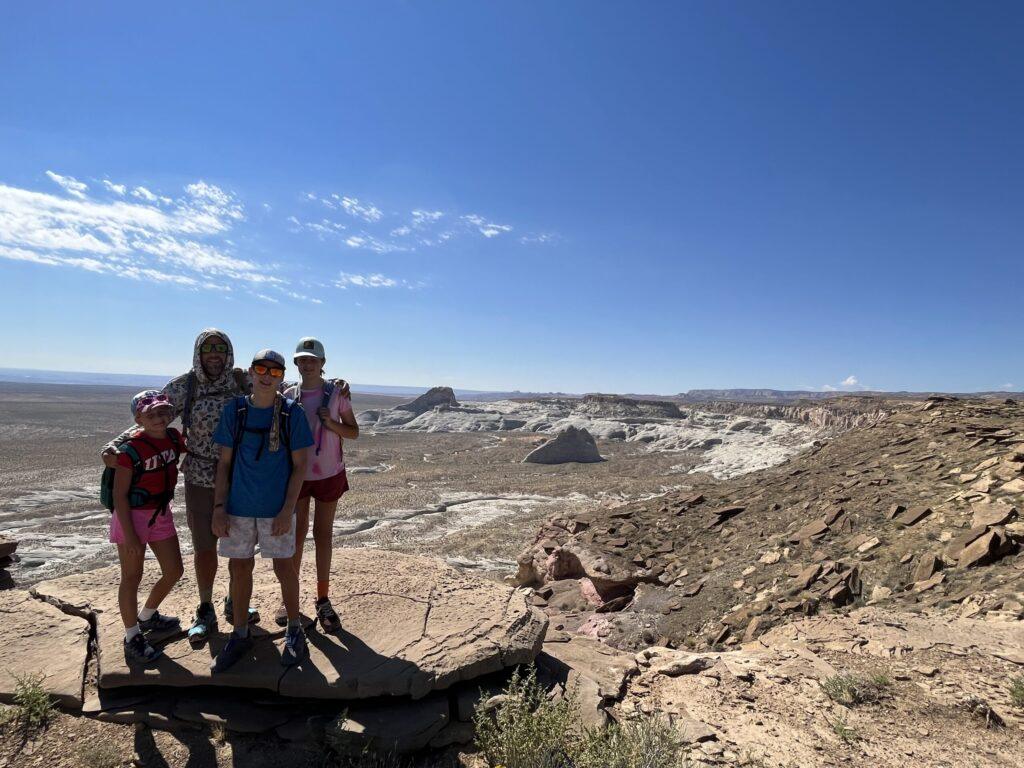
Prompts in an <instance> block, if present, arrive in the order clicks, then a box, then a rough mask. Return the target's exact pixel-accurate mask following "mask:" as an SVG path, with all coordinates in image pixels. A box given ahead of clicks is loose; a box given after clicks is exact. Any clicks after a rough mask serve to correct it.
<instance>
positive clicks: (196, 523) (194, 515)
mask: <svg viewBox="0 0 1024 768" xmlns="http://www.w3.org/2000/svg"><path fill="white" fill-rule="evenodd" d="M185 518H186V519H187V520H188V529H189V531H191V532H192V549H193V550H195V551H196V552H209V551H211V550H213V551H216V549H217V537H216V536H214V535H213V488H207V487H206V486H204V485H195V484H193V483H190V482H188V481H187V480H186V481H185Z"/></svg>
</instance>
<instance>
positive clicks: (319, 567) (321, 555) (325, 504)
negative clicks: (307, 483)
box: [313, 501, 338, 582]
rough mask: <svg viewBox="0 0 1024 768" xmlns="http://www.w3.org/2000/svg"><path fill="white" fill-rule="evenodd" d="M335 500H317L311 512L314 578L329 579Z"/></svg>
mask: <svg viewBox="0 0 1024 768" xmlns="http://www.w3.org/2000/svg"><path fill="white" fill-rule="evenodd" d="M337 509H338V502H337V501H318V502H317V503H316V510H315V512H314V513H313V544H314V545H315V546H316V580H317V582H324V581H330V580H331V554H332V552H333V550H332V548H331V547H332V545H333V543H334V513H335V512H336V511H337Z"/></svg>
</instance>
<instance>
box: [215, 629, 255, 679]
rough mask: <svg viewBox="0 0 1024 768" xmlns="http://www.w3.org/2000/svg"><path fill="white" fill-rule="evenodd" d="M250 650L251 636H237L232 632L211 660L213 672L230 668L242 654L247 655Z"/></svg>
mask: <svg viewBox="0 0 1024 768" xmlns="http://www.w3.org/2000/svg"><path fill="white" fill-rule="evenodd" d="M251 650H252V638H250V637H239V636H238V635H236V634H235V633H234V632H232V633H231V636H230V637H228V641H227V643H225V644H224V647H223V648H221V649H220V653H218V654H217V658H216V659H215V660H214V662H213V667H212V668H211V669H212V671H213V672H215V673H216V672H223V671H224V670H226V669H230V668H231V667H233V666H234V665H235V664H237V663H238V660H239V659H241V658H242V657H243V656H246V655H248V653H249V651H251Z"/></svg>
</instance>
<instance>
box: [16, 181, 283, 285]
mask: <svg viewBox="0 0 1024 768" xmlns="http://www.w3.org/2000/svg"><path fill="white" fill-rule="evenodd" d="M48 175H49V176H50V177H51V178H53V179H54V181H57V180H58V179H60V181H58V183H59V184H60V186H61V187H62V188H63V189H65V190H66V191H67V192H68V194H69V195H71V197H70V198H67V197H60V196H57V195H52V194H48V193H43V192H35V191H32V190H27V189H21V188H18V187H12V186H7V185H3V184H0V258H3V259H7V260H16V261H24V262H33V263H36V264H42V265H46V266H55V267H59V266H63V267H70V268H75V269H81V270H86V271H89V272H96V273H103V274H112V275H116V276H118V277H123V278H129V279H135V280H148V281H158V282H162V283H170V284H175V285H180V286H183V287H188V288H201V287H217V288H218V289H220V290H230V286H231V284H232V283H233V282H241V283H243V284H248V285H250V286H255V285H268V286H272V287H275V288H276V287H278V286H281V285H284V284H285V283H286V282H287V281H286V280H285V279H284V278H282V277H280V276H278V275H277V274H275V269H274V268H273V267H271V266H269V265H264V264H258V263H256V262H254V261H252V260H249V259H243V258H239V257H237V256H235V255H234V254H233V253H232V252H231V250H232V247H231V241H230V240H228V239H226V238H225V237H223V235H224V234H226V233H227V232H228V231H229V230H230V229H231V228H232V227H233V226H235V225H236V224H237V223H238V222H240V221H242V220H243V219H244V210H243V207H242V204H241V203H240V202H239V201H238V199H237V198H236V197H235V196H234V195H233V194H231V193H229V192H227V191H225V190H223V189H221V188H220V187H217V186H215V185H213V184H209V183H207V182H204V181H197V182H195V183H193V184H190V185H188V186H187V187H186V188H185V191H184V194H182V195H181V196H179V197H178V198H177V199H174V200H172V199H171V198H167V197H164V196H162V195H157V194H154V193H152V192H150V191H149V190H146V192H147V193H148V197H147V196H145V195H141V194H140V195H138V196H136V197H141V198H143V199H145V200H146V202H145V203H134V202H126V201H124V200H120V199H115V200H112V201H98V200H91V199H87V198H86V197H85V195H84V191H85V189H88V187H86V186H85V185H82V184H81V182H78V181H76V180H75V179H73V178H72V177H70V176H60V175H59V174H56V173H53V172H52V171H51V172H48ZM76 185H78V186H76ZM104 186H105V187H106V186H107V185H106V184H104ZM113 186H120V185H113ZM107 188H108V189H110V188H109V187H107ZM139 189H143V188H142V187H136V191H137V190H139ZM110 191H111V192H113V193H114V194H115V195H118V196H120V195H119V193H118V191H117V190H116V189H110ZM133 194H134V193H133ZM163 200H167V201H168V204H167V207H166V208H161V207H158V206H157V205H154V204H153V203H157V202H162V201H163Z"/></svg>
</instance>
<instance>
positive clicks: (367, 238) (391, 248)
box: [345, 232, 410, 253]
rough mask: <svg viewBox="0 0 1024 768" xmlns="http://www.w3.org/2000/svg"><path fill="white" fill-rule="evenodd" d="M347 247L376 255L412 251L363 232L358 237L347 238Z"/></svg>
mask: <svg viewBox="0 0 1024 768" xmlns="http://www.w3.org/2000/svg"><path fill="white" fill-rule="evenodd" d="M345 245H347V246H348V247H349V248H358V249H362V250H367V251H373V252H374V253H397V252H401V251H408V250H410V249H409V247H407V246H404V245H399V244H398V243H390V242H388V241H386V240H381V239H379V238H376V237H374V236H373V235H369V234H367V233H365V232H361V233H359V234H358V235H350V236H349V237H346V238H345Z"/></svg>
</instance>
